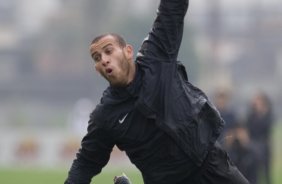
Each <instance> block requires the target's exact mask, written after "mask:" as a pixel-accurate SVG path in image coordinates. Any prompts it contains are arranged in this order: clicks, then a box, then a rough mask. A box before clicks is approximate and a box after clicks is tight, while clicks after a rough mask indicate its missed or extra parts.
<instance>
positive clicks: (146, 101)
mask: <svg viewBox="0 0 282 184" xmlns="http://www.w3.org/2000/svg"><path fill="white" fill-rule="evenodd" d="M187 8H188V0H161V3H160V5H159V8H158V11H157V18H156V20H155V22H154V24H153V28H152V30H151V32H150V33H149V35H148V37H147V38H145V40H144V42H143V43H142V46H141V49H140V50H139V52H138V54H137V58H136V71H137V72H136V76H135V78H134V80H133V81H132V83H131V84H130V85H128V86H127V87H121V88H117V87H112V86H109V87H108V88H107V89H106V90H105V91H104V93H103V97H102V98H101V101H100V103H99V104H98V105H97V106H96V108H95V110H94V111H93V112H92V113H91V115H90V120H89V126H88V133H87V135H86V136H85V137H84V138H83V140H82V144H81V149H80V150H79V152H78V153H77V158H76V159H75V160H74V162H73V164H72V167H71V169H70V171H69V176H68V178H67V180H66V182H65V183H66V184H89V183H90V181H91V178H92V177H93V176H95V175H97V174H98V173H100V172H101V169H102V168H103V167H104V166H105V165H106V164H107V162H108V161H109V158H110V154H111V151H112V149H113V147H114V146H115V145H116V146H117V147H118V148H119V149H120V150H123V151H125V152H126V154H127V155H128V157H129V159H130V161H131V162H132V163H133V164H135V165H136V167H137V168H138V169H139V170H140V171H141V173H142V176H143V179H144V182H145V183H146V184H153V183H158V184H161V183H176V181H175V178H177V179H178V180H179V181H181V179H183V178H187V177H188V176H189V175H190V174H191V173H192V172H194V171H195V170H196V169H197V168H199V167H201V165H202V163H203V161H204V160H205V158H206V156H207V154H208V151H209V150H210V148H211V147H212V146H213V144H214V143H215V141H216V139H217V138H218V136H219V134H220V132H221V131H222V129H223V125H224V121H223V120H222V118H221V117H220V115H219V113H218V111H217V110H216V109H215V107H214V106H213V105H212V104H211V103H210V102H209V100H208V98H207V96H206V95H205V94H204V93H203V92H202V91H201V90H200V89H198V88H197V87H195V86H193V85H192V84H191V83H189V81H188V78H187V73H186V71H185V67H184V66H183V65H182V64H181V63H180V62H178V61H177V55H178V51H179V47H180V44H181V40H182V33H183V25H184V16H185V14H186V11H187ZM94 181H95V180H94Z"/></svg>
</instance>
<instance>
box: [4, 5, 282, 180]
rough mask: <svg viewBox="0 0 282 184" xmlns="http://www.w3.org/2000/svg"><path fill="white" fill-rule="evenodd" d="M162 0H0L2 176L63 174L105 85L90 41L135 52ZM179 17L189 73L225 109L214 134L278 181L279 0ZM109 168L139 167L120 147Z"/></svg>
mask: <svg viewBox="0 0 282 184" xmlns="http://www.w3.org/2000/svg"><path fill="white" fill-rule="evenodd" d="M158 3H159V0H111V1H110V0H81V1H77V0H40V1H35V0H0V183H5V184H9V182H7V181H6V180H4V179H3V178H7V176H8V177H9V178H10V179H11V178H13V176H14V174H15V173H18V172H19V170H28V169H30V170H37V168H40V169H43V170H48V171H49V170H54V169H56V170H58V168H59V170H60V172H61V173H62V174H61V180H63V179H64V177H65V176H66V174H67V171H68V168H69V166H70V164H71V162H72V160H73V158H74V156H75V152H76V151H77V149H78V148H79V143H80V140H81V138H82V136H83V135H84V134H85V132H86V127H87V121H88V116H89V113H90V112H91V111H92V110H93V109H94V108H95V105H96V104H97V103H98V102H99V99H100V97H101V95H102V92H103V90H104V89H105V87H106V86H107V85H108V84H107V83H106V82H105V81H104V80H103V79H102V78H101V77H100V76H99V75H97V74H96V73H95V72H94V64H93V61H92V60H91V57H90V55H89V50H88V48H89V44H90V42H91V41H92V39H93V38H94V37H95V36H97V35H99V34H101V33H105V32H116V33H119V34H121V35H123V36H124V37H125V38H126V39H127V42H128V43H130V44H132V45H133V46H134V47H135V49H136V50H135V53H136V52H137V51H138V48H139V46H140V43H141V42H142V40H143V38H144V37H145V36H146V35H147V33H148V31H149V30H150V28H151V25H152V22H153V20H154V18H155V15H156V9H157V6H158ZM185 21H186V26H185V31H184V37H183V42H182V47H181V50H180V54H179V59H180V60H181V61H182V62H183V63H184V65H185V66H186V67H187V70H188V77H189V80H190V81H191V82H192V83H193V84H195V85H197V86H198V87H200V88H201V89H203V90H204V91H205V92H206V93H207V95H208V96H209V97H210V98H211V99H212V101H214V102H215V103H216V105H217V106H218V108H219V110H220V111H222V114H224V115H226V117H224V118H225V120H226V124H227V128H226V132H225V133H224V135H223V136H222V138H221V139H220V141H221V142H222V144H223V145H225V146H226V148H227V149H229V150H230V155H231V156H232V157H234V160H236V161H237V160H238V164H240V163H239V162H240V159H241V160H244V161H246V160H249V159H247V158H246V157H244V155H245V156H246V154H243V156H242V155H240V153H236V151H238V149H235V151H234V145H236V146H238V145H239V146H240V145H241V146H243V147H244V148H246V147H247V148H253V149H250V150H249V149H247V151H248V154H250V157H248V158H257V160H254V161H253V162H254V163H258V165H255V166H254V165H252V163H250V164H249V165H250V166H248V167H251V166H254V168H260V165H262V166H261V168H262V169H258V171H257V172H256V173H251V174H250V177H252V178H251V179H254V178H258V181H259V182H260V183H271V182H270V181H272V183H276V184H280V183H281V182H282V178H280V177H281V176H279V174H278V173H280V174H281V173H282V161H281V158H279V157H278V155H279V154H280V155H281V154H282V151H281V150H282V145H281V142H279V141H280V140H281V139H282V136H281V131H282V110H281V109H282V85H281V78H282V35H281V33H282V1H279V0H248V1H246V0H236V1H234V0H213V1H208V0H197V1H191V2H190V9H189V11H188V14H187V16H186V19H185ZM222 97H223V99H222ZM223 103H224V104H225V105H226V104H227V105H226V109H225V107H223V106H225V105H223ZM256 110H257V111H258V112H256ZM256 115H258V117H256ZM264 115H265V117H264ZM235 129H236V131H235V132H237V133H234V130H235ZM238 129H240V130H241V129H243V133H242V132H240V131H239V130H238ZM229 130H230V131H229ZM253 130H256V131H253ZM238 132H239V133H238ZM235 134H236V135H235ZM237 135H238V136H237ZM235 137H238V138H236V139H235ZM240 137H241V138H240ZM242 137H243V138H242ZM236 146H235V147H236ZM252 151H253V152H252ZM258 153H260V154H258ZM254 155H255V156H254ZM260 163H261V164H260ZM243 165H244V164H243ZM115 166H118V167H119V168H120V167H122V168H129V169H131V170H136V168H135V167H134V166H132V165H131V164H130V163H129V161H128V159H127V158H126V157H125V155H124V153H122V152H119V151H118V150H116V149H115V150H114V152H113V154H112V158H111V161H110V164H109V167H107V168H106V169H105V170H106V171H107V170H110V168H111V167H115ZM246 167H247V166H242V170H244V169H245V168H246ZM247 170H248V169H247ZM15 171H17V172H15ZM135 172H138V171H135ZM31 173H32V172H31ZM17 176H19V175H17ZM1 178H2V179H1ZM23 178H24V177H23ZM1 180H2V181H1ZM22 180H23V179H22ZM10 181H11V180H10ZM56 182H57V183H62V181H58V180H56V181H54V182H52V183H56ZM254 182H255V181H254ZM11 183H12V182H10V184H11ZM22 183H23V182H22ZM29 183H32V182H29ZM34 183H35V182H34ZM49 183H50V182H49ZM136 183H137V182H136Z"/></svg>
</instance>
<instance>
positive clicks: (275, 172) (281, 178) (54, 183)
mask: <svg viewBox="0 0 282 184" xmlns="http://www.w3.org/2000/svg"><path fill="white" fill-rule="evenodd" d="M273 130H274V132H273V148H274V150H273V167H272V168H273V169H272V176H273V177H272V179H273V184H281V183H282V157H281V155H282V145H281V140H282V134H281V132H282V123H280V124H277V126H276V127H275V128H274V129H273ZM67 171H68V168H66V169H57V170H48V169H35V168H29V169H27V168H25V169H24V168H17V169H15V168H10V169H7V168H5V169H4V168H2V169H0V184H63V183H64V180H65V178H66V177H67ZM122 172H125V173H126V175H127V176H128V177H129V178H130V179H131V181H132V183H134V184H143V181H142V178H141V174H140V172H139V171H138V170H137V169H136V168H134V167H131V168H128V169H123V170H121V169H113V168H110V167H109V166H107V167H106V168H104V170H103V171H102V173H101V174H99V175H98V176H97V177H95V178H94V179H93V181H92V184H94V183H95V184H112V183H113V178H114V176H116V175H121V173H122Z"/></svg>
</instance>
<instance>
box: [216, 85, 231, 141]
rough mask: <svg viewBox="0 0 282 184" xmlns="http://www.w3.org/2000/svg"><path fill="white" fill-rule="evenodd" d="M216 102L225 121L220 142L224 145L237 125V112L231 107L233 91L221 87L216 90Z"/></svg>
mask: <svg viewBox="0 0 282 184" xmlns="http://www.w3.org/2000/svg"><path fill="white" fill-rule="evenodd" d="M214 102H215V106H216V108H217V110H218V111H219V113H220V115H221V117H222V119H223V120H224V121H225V127H224V129H223V132H222V134H221V136H220V138H219V142H220V143H222V144H223V145H224V142H225V141H227V140H226V139H228V138H229V137H228V136H227V134H228V132H229V131H231V130H232V129H233V128H234V127H235V126H236V113H235V110H234V109H233V108H232V107H231V104H230V103H231V92H229V90H228V89H223V88H220V89H218V90H217V91H216V92H215V95H214Z"/></svg>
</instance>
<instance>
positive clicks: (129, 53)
mask: <svg viewBox="0 0 282 184" xmlns="http://www.w3.org/2000/svg"><path fill="white" fill-rule="evenodd" d="M124 49H125V56H126V59H132V58H133V55H134V50H133V46H132V45H129V44H127V45H126V46H125V48H124Z"/></svg>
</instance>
